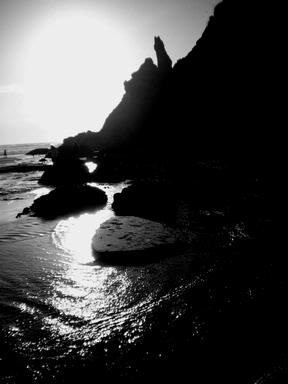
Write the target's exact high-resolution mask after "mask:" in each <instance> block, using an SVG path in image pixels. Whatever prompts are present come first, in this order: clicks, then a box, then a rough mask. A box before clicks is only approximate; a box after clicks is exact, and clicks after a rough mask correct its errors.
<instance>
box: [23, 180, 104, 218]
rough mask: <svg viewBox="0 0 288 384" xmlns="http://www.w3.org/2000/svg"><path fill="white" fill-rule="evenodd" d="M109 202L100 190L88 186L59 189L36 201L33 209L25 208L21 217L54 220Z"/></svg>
mask: <svg viewBox="0 0 288 384" xmlns="http://www.w3.org/2000/svg"><path fill="white" fill-rule="evenodd" d="M106 202H107V196H106V194H105V192H104V191H102V190H101V189H99V188H95V187H91V186H88V185H82V186H79V185H78V186H75V185H74V186H64V187H58V188H56V189H54V190H53V191H51V192H49V193H48V194H47V195H44V196H41V197H39V198H38V199H36V200H34V202H33V204H32V205H31V207H27V208H24V210H23V212H22V213H20V214H18V215H17V217H20V216H21V215H27V214H32V215H34V216H39V217H43V218H46V219H53V218H55V217H58V216H62V215H66V214H69V213H75V212H82V211H84V210H88V209H95V208H96V207H101V206H103V205H104V204H105V203H106Z"/></svg>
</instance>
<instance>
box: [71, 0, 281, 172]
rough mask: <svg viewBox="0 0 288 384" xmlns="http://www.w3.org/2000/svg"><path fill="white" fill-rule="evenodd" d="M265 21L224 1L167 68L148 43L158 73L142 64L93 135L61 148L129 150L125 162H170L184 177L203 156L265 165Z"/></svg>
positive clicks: (268, 99)
mask: <svg viewBox="0 0 288 384" xmlns="http://www.w3.org/2000/svg"><path fill="white" fill-rule="evenodd" d="M267 15H269V10H268V9H267V8H266V6H265V5H264V4H261V5H259V3H258V2H253V3H249V6H248V5H247V2H239V1H228V0H226V1H223V2H222V3H220V4H218V5H217V6H216V7H215V12H214V15H213V16H211V18H210V20H209V22H208V25H207V27H206V29H205V31H204V33H203V35H202V36H201V38H200V39H199V40H198V41H197V44H196V46H195V47H194V48H193V49H192V50H191V52H190V53H189V54H188V55H187V56H186V57H185V58H183V59H181V60H179V61H178V62H177V63H176V64H175V66H174V67H173V68H172V69H171V70H170V69H169V68H170V66H171V64H170V63H171V60H170V59H169V56H168V54H167V53H166V50H165V47H164V44H163V42H162V40H161V39H160V38H158V37H157V38H155V50H156V55H157V61H158V67H157V66H156V65H155V64H153V62H152V60H151V59H146V61H145V62H144V64H143V65H142V66H141V67H140V68H139V70H138V71H137V72H135V73H134V74H133V75H132V78H131V80H129V81H127V82H125V91H126V93H125V95H124V96H123V99H122V101H121V102H120V103H119V105H118V106H117V107H116V108H115V109H114V111H112V112H111V114H110V115H109V116H108V118H107V119H106V121H105V123H104V126H103V128H102V130H101V131H100V132H98V133H92V132H87V133H82V134H79V135H77V136H76V137H75V138H73V139H71V138H70V139H67V140H65V141H64V143H65V144H66V142H68V141H69V142H71V141H72V140H76V141H77V142H78V144H79V146H80V148H81V147H83V148H84V147H85V146H87V147H88V149H89V152H93V150H100V151H114V152H115V151H118V152H120V153H121V154H125V156H126V155H127V153H128V152H129V153H130V154H131V155H132V158H133V152H134V153H137V154H138V155H139V154H140V153H142V156H143V157H145V156H146V155H147V152H149V156H152V155H153V156H155V157H158V158H165V160H167V159H169V158H170V159H172V157H173V161H171V162H172V163H173V164H171V166H173V165H175V169H178V170H180V169H181V173H182V174H184V175H187V173H189V164H190V163H191V162H192V161H193V160H195V159H203V158H206V159H213V158H214V159H215V158H217V159H226V160H228V161H229V162H230V163H231V161H232V162H237V163H238V164H242V165H243V166H247V164H248V163H249V164H251V162H252V163H253V166H254V165H255V166H256V167H258V166H259V165H261V167H262V166H264V167H265V166H267V163H266V159H267V154H268V153H270V152H271V149H273V145H274V144H273V143H274V142H275V138H276V137H277V135H276V134H273V133H272V132H271V129H267V127H272V126H273V125H275V124H274V120H275V113H274V108H275V107H274V106H275V104H274V100H273V97H272V95H273V93H274V92H273V86H272V83H273V82H272V77H273V76H272V72H271V71H272V69H271V68H272V67H273V66H272V67H271V62H272V60H271V59H270V58H269V56H267V41H269V36H268V35H267V25H266V19H267V18H266V16H267ZM168 69H169V70H168ZM163 71H164V72H165V73H166V76H165V77H164V78H163V76H161V72H163ZM175 162H176V163H175ZM264 162H265V164H264Z"/></svg>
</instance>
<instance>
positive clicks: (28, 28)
mask: <svg viewBox="0 0 288 384" xmlns="http://www.w3.org/2000/svg"><path fill="white" fill-rule="evenodd" d="M218 2H219V1H217V0H180V1H178V2H174V1H172V0H166V1H164V2H163V1H160V0H154V1H150V0H148V1H146V2H144V3H143V2H135V1H132V0H123V1H121V4H119V3H116V2H113V1H112V0H109V1H104V0H98V1H97V2H95V1H92V0H83V1H81V2H80V1H76V0H60V1H59V0H58V1H56V0H51V1H43V2H37V1H36V0H24V1H20V0H4V1H1V3H0V144H2V145H8V144H22V143H23V144H29V143H38V142H39V143H41V142H62V140H63V139H64V138H65V137H67V136H72V135H75V134H77V133H79V132H83V131H87V130H92V131H99V130H100V129H101V128H102V126H103V123H104V121H105V119H106V118H107V117H108V115H109V113H110V112H112V110H113V109H114V108H115V107H116V105H117V104H118V103H119V102H120V100H121V97H122V96H123V94H124V86H123V83H124V81H125V80H128V79H129V78H130V77H131V74H132V73H133V72H135V71H136V70H137V69H138V68H139V66H140V65H141V64H142V63H143V62H144V60H145V58H147V57H152V58H153V60H154V62H155V63H156V57H155V53H154V50H153V38H154V36H156V35H157V36H158V35H159V36H160V37H161V38H162V39H163V41H164V43H165V46H166V49H167V52H168V54H169V55H170V57H171V59H172V61H173V64H174V63H175V62H176V61H177V60H178V59H180V58H182V57H185V56H186V55H187V54H188V53H189V52H190V50H191V49H192V48H193V46H194V45H195V43H196V41H197V40H198V39H199V38H200V36H201V34H202V32H203V30H204V28H205V26H206V24H207V21H208V19H209V17H210V15H211V14H212V12H213V8H214V6H215V5H216V4H217V3H218ZM115 63H117V65H115Z"/></svg>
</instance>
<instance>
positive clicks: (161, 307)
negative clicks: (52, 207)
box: [0, 172, 288, 384]
mask: <svg viewBox="0 0 288 384" xmlns="http://www.w3.org/2000/svg"><path fill="white" fill-rule="evenodd" d="M2 176H3V177H2ZM2 176H1V177H0V180H2V181H1V182H2V192H3V193H2V195H0V210H1V217H0V382H1V383H2V382H3V383H5V384H6V383H17V384H18V383H24V382H27V383H57V384H58V383H71V382H73V381H77V382H79V381H83V382H90V380H91V379H90V378H91V377H93V378H95V381H96V380H100V379H107V378H108V379H119V378H129V379H135V380H136V379H139V378H143V377H145V378H146V379H152V378H154V379H155V378H157V379H158V380H162V379H163V377H165V375H167V377H170V378H171V377H172V379H178V380H180V379H182V381H183V380H184V379H185V377H186V376H187V374H189V375H190V377H191V380H192V378H194V382H195V383H202V382H203V383H206V382H211V380H210V379H211V378H218V379H219V382H220V381H221V382H223V383H224V382H225V383H226V382H227V383H230V382H234V383H241V384H242V383H244V382H245V383H247V384H248V383H249V384H250V383H256V382H257V379H258V378H259V377H261V375H262V374H263V372H265V369H267V370H269V369H271V367H272V368H273V369H274V367H275V364H276V363H277V361H276V363H275V362H274V355H275V354H276V355H277V356H281V354H282V350H283V351H284V350H285V348H286V341H287V340H288V337H287V334H286V333H285V332H284V330H285V329H286V324H287V316H286V315H285V313H286V312H285V310H284V309H285V306H284V305H283V304H282V303H284V302H285V295H284V292H285V290H284V288H283V287H286V285H285V283H284V282H283V280H281V274H279V273H278V271H277V273H276V272H275V266H274V265H273V262H274V261H275V260H276V262H275V264H276V265H277V258H275V256H273V258H270V254H272V255H273V253H271V249H270V248H269V247H266V245H265V244H264V245H262V244H261V243H262V242H264V243H265V241H266V240H268V239H269V237H267V236H266V237H262V238H260V248H259V247H258V245H257V247H258V248H257V247H255V245H253V244H254V243H255V239H253V235H251V233H250V232H251V231H250V230H249V226H248V224H249V222H247V221H245V220H244V219H243V220H238V221H235V222H227V221H225V220H226V216H225V215H226V213H225V212H226V211H227V210H226V207H219V209H218V208H217V209H215V208H214V209H207V210H203V211H198V212H195V211H193V209H191V206H190V203H188V202H182V205H181V206H180V207H179V217H178V218H177V220H178V225H179V226H180V227H181V228H182V230H183V233H184V234H185V236H186V237H187V238H189V239H190V244H189V246H188V247H187V248H185V249H182V250H181V251H180V250H178V251H177V250H176V249H175V251H173V252H172V254H171V253H169V255H167V254H164V253H161V254H159V255H157V256H159V257H156V258H155V260H154V261H153V260H151V259H149V262H147V263H146V264H145V263H142V264H140V265H131V264H130V265H115V264H114V265H111V264H110V265H109V264H107V263H106V264H104V263H103V262H102V261H100V260H98V258H97V254H95V253H93V251H92V247H91V240H92V237H93V235H94V233H95V231H96V230H97V228H99V226H100V225H101V223H103V222H104V221H105V220H107V219H110V218H111V217H113V216H114V212H113V211H112V209H111V203H112V200H113V194H114V193H115V192H119V191H121V189H122V188H123V187H124V186H125V183H120V184H114V185H108V184H95V185H96V186H98V187H100V188H102V189H104V190H105V191H106V193H107V195H108V203H107V205H106V206H105V207H104V208H102V209H100V210H95V211H93V212H89V213H83V214H80V215H69V216H66V217H63V218H60V219H57V220H48V221H47V220H42V219H39V218H35V217H27V216H22V217H21V218H20V219H16V218H15V216H16V214H17V213H18V212H21V211H22V210H23V208H24V207H25V206H28V205H30V204H31V202H32V201H33V199H34V198H35V197H38V196H40V195H41V194H44V193H47V192H48V189H47V188H39V186H38V185H37V177H38V175H37V174H36V173H33V172H31V173H29V174H18V175H14V174H5V176H4V175H2ZM17 180H18V181H19V183H18V182H17ZM0 188H1V183H0ZM257 220H258V221H257V222H259V220H260V219H259V218H257ZM261 220H263V219H261ZM265 220H266V219H265ZM264 240H265V241H264ZM250 243H251V244H250ZM268 243H269V242H268ZM259 249H260V250H259ZM268 256H269V257H268ZM281 270H282V269H281ZM273 273H274V274H275V275H273ZM278 301H279V302H281V304H280V305H279V306H277V305H276V304H277V302H278ZM267 308H268V309H267ZM282 308H283V311H282ZM279 319H280V320H279ZM282 344H283V345H282ZM219 346H221V347H223V348H222V349H221V352H220V349H219ZM241 348H242V349H243V348H244V350H245V352H244V354H243V352H242V349H241ZM187 351H188V352H187ZM223 351H224V352H223ZM284 365H285V364H284ZM280 366H281V365H280ZM282 366H283V364H282ZM282 366H281V367H282ZM201 380H202V381H201ZM264 382H265V381H264Z"/></svg>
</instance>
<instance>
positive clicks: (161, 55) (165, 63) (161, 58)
mask: <svg viewBox="0 0 288 384" xmlns="http://www.w3.org/2000/svg"><path fill="white" fill-rule="evenodd" d="M154 50H155V52H156V56H157V66H158V68H159V70H160V71H161V73H164V74H167V73H168V72H169V71H170V70H171V69H172V60H171V59H170V57H169V55H168V53H167V52H166V49H165V46H164V43H163V41H162V40H161V38H160V37H159V36H155V37H154Z"/></svg>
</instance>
